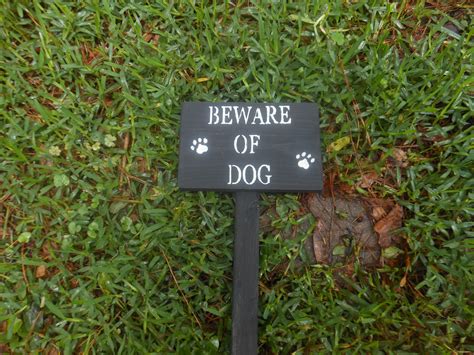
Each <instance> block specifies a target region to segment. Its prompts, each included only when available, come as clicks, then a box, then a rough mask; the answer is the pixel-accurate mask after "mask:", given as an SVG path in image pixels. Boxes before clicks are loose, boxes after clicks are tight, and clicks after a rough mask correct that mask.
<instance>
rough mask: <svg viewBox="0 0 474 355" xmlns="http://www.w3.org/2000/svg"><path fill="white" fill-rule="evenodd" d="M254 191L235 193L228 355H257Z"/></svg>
mask: <svg viewBox="0 0 474 355" xmlns="http://www.w3.org/2000/svg"><path fill="white" fill-rule="evenodd" d="M258 197H259V194H258V192H255V191H245V192H244V191H242V192H240V191H239V192H236V193H235V237H234V266H233V273H234V276H233V290H232V354H233V355H254V354H257V342H258V317H257V313H258V275H259V272H258V257H259V243H258V218H259V212H258V210H259V208H258Z"/></svg>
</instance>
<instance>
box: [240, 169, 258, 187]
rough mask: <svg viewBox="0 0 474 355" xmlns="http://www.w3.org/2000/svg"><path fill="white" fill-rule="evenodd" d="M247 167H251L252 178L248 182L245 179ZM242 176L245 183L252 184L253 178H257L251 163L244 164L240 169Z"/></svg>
mask: <svg viewBox="0 0 474 355" xmlns="http://www.w3.org/2000/svg"><path fill="white" fill-rule="evenodd" d="M248 168H251V169H252V180H250V182H249V181H247V169H248ZM242 177H243V178H244V182H245V183H246V184H247V185H253V184H254V183H255V180H257V171H256V170H255V168H254V167H253V165H251V164H247V165H245V167H244V170H243V171H242Z"/></svg>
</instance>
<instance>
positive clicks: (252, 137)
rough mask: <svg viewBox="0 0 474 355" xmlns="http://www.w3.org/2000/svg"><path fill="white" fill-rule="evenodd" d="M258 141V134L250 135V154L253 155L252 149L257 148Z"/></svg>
mask: <svg viewBox="0 0 474 355" xmlns="http://www.w3.org/2000/svg"><path fill="white" fill-rule="evenodd" d="M259 140H260V136H259V135H258V134H251V135H250V154H254V153H255V152H254V150H253V147H258V141H259Z"/></svg>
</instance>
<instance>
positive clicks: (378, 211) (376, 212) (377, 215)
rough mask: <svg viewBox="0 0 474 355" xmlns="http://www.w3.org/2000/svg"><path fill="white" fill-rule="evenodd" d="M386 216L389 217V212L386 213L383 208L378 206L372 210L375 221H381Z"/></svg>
mask: <svg viewBox="0 0 474 355" xmlns="http://www.w3.org/2000/svg"><path fill="white" fill-rule="evenodd" d="M386 215H387V212H385V210H384V208H383V207H380V206H376V207H374V208H373V209H372V217H373V218H374V220H375V221H379V220H380V219H382V218H383V217H385V216H386Z"/></svg>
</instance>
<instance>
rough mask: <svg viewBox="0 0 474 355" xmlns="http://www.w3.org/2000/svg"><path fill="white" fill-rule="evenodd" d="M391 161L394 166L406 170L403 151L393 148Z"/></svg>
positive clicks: (406, 161) (405, 157)
mask: <svg viewBox="0 0 474 355" xmlns="http://www.w3.org/2000/svg"><path fill="white" fill-rule="evenodd" d="M393 159H394V160H395V164H396V165H397V166H399V167H402V168H406V167H407V166H408V156H407V153H405V151H404V150H402V149H399V148H395V149H394V150H393Z"/></svg>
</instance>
